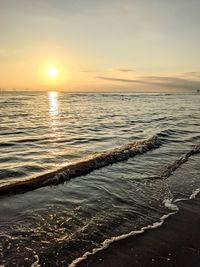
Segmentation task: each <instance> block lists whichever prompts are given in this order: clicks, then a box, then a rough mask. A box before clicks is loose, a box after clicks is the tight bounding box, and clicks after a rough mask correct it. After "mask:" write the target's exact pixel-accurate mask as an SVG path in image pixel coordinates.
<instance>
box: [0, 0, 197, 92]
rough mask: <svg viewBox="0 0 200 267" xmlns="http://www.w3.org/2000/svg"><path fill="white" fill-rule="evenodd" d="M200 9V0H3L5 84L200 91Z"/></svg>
mask: <svg viewBox="0 0 200 267" xmlns="http://www.w3.org/2000/svg"><path fill="white" fill-rule="evenodd" d="M199 14H200V1H199V0H190V1H188V0H168V1H166V0H101V1H100V0H98V1H97V0H0V88H2V89H12V88H15V89H16V90H65V91H70V92H71V91H72V92H74V91H78V92H79V91H80V92H82V91H101V92H109V91H120V92H123V91H130V92H140V91H142V92H143V91H147V92H157V91H160V92H165V91H170V92H188V91H189V92H190V91H196V90H197V89H200V60H199V58H200V49H199V45H200V32H199V25H200V16H199ZM51 67H54V68H56V69H57V71H58V76H57V77H56V78H52V77H49V76H48V70H49V68H51Z"/></svg>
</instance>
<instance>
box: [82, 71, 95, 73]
mask: <svg viewBox="0 0 200 267" xmlns="http://www.w3.org/2000/svg"><path fill="white" fill-rule="evenodd" d="M79 72H85V73H93V72H94V71H93V70H79Z"/></svg>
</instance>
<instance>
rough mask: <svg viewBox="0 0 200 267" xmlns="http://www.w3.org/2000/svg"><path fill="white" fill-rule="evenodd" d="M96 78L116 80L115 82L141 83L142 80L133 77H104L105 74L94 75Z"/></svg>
mask: <svg viewBox="0 0 200 267" xmlns="http://www.w3.org/2000/svg"><path fill="white" fill-rule="evenodd" d="M96 78H97V79H100V80H106V81H113V82H115V81H117V82H124V83H143V81H142V80H135V79H123V78H113V77H106V76H96Z"/></svg>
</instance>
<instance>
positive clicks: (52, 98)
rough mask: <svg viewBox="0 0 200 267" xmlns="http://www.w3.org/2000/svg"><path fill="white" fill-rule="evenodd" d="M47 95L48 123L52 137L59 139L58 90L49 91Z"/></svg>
mask: <svg viewBox="0 0 200 267" xmlns="http://www.w3.org/2000/svg"><path fill="white" fill-rule="evenodd" d="M48 95H49V113H50V125H51V130H52V135H53V136H52V137H53V138H54V139H56V140H58V139H59V136H60V134H59V128H60V122H59V104H58V92H56V91H51V92H49V93H48Z"/></svg>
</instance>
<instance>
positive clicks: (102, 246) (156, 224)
mask: <svg viewBox="0 0 200 267" xmlns="http://www.w3.org/2000/svg"><path fill="white" fill-rule="evenodd" d="M172 201H173V199H165V200H164V201H163V204H164V205H165V207H166V208H168V209H169V210H170V211H171V212H169V213H168V214H164V215H163V216H161V217H160V219H159V220H158V221H156V222H154V223H153V224H150V225H147V226H144V227H142V228H141V229H139V230H134V231H131V232H129V233H126V234H122V235H119V236H114V237H112V238H110V239H106V240H104V241H103V242H102V243H101V244H100V246H99V247H97V248H93V249H92V251H87V252H85V253H84V254H83V255H82V256H81V257H79V258H76V259H75V260H73V261H72V262H71V263H70V264H69V265H68V267H76V266H77V264H78V263H80V262H82V261H84V260H86V259H87V258H88V257H89V256H92V255H95V254H96V253H98V252H99V251H101V250H104V249H106V248H108V247H109V246H110V245H111V244H112V243H114V242H117V241H120V240H122V239H126V238H128V237H131V236H135V235H139V234H142V233H144V232H145V231H147V230H150V229H156V228H158V227H161V226H162V225H163V223H164V222H165V220H166V219H167V218H168V217H170V216H171V215H174V214H176V213H177V212H178V211H179V208H178V206H176V205H175V204H173V202H172Z"/></svg>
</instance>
